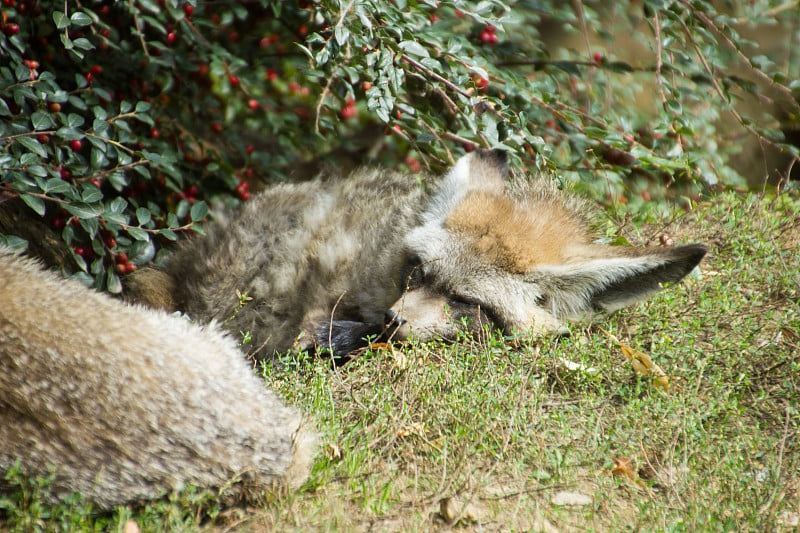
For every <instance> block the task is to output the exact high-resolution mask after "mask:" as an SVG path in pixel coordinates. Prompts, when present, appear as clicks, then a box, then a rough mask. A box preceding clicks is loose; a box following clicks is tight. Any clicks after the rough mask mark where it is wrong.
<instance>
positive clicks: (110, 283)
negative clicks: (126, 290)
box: [106, 268, 122, 294]
mask: <svg viewBox="0 0 800 533" xmlns="http://www.w3.org/2000/svg"><path fill="white" fill-rule="evenodd" d="M106 289H107V290H108V292H110V293H111V294H119V293H121V292H122V283H121V282H120V280H119V276H117V273H116V272H114V270H113V269H111V268H109V269H108V271H107V272H106Z"/></svg>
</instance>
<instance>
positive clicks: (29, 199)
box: [20, 194, 45, 217]
mask: <svg viewBox="0 0 800 533" xmlns="http://www.w3.org/2000/svg"><path fill="white" fill-rule="evenodd" d="M20 198H22V201H23V202H25V203H26V204H28V207H30V208H31V209H33V210H34V211H36V214H37V215H39V216H40V217H43V216H44V212H45V207H44V200H42V199H41V198H39V197H38V196H31V195H30V194H21V195H20Z"/></svg>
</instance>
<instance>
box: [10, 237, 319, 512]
mask: <svg viewBox="0 0 800 533" xmlns="http://www.w3.org/2000/svg"><path fill="white" fill-rule="evenodd" d="M306 426H307V424H306V423H305V422H304V419H303V417H302V416H301V414H300V413H299V412H298V411H297V410H295V409H294V408H291V407H286V406H284V405H283V403H282V402H281V401H280V399H278V398H277V397H276V395H275V394H274V393H273V392H272V391H269V390H267V389H266V388H265V386H264V383H263V382H262V381H261V380H259V379H258V378H257V377H256V376H255V375H254V373H253V371H252V369H251V368H250V367H249V365H248V364H247V363H246V361H245V360H244V358H243V356H242V354H241V352H240V351H239V350H238V349H237V347H236V344H235V343H234V341H233V340H232V339H230V338H229V337H228V336H227V335H226V334H223V333H222V332H221V331H220V330H219V329H218V328H217V327H216V326H214V325H208V326H205V327H200V326H197V325H194V324H191V323H189V322H188V321H187V320H185V319H182V318H178V317H173V316H170V315H167V314H166V313H163V312H156V311H150V310H146V309H143V308H138V307H133V306H129V305H125V304H123V303H121V302H119V301H116V300H113V299H111V298H109V297H107V296H105V295H103V294H99V293H96V292H94V291H90V290H88V289H86V288H85V287H83V286H81V285H80V284H78V283H76V282H74V281H69V280H64V279H62V278H60V277H59V276H56V275H55V274H52V273H49V272H44V271H42V270H41V269H40V268H39V266H38V264H36V263H35V262H34V261H32V260H29V259H24V258H22V257H19V256H17V255H13V254H11V253H10V252H8V251H7V250H3V249H2V248H0V472H5V470H6V469H8V468H9V467H11V466H12V465H13V464H14V463H15V461H17V460H19V461H20V464H21V466H22V467H23V469H24V470H25V471H26V472H27V473H28V474H30V475H48V474H49V472H50V468H51V467H52V468H54V469H55V480H54V482H53V485H52V486H51V489H52V495H51V496H52V497H53V498H54V499H61V498H64V497H66V496H67V495H69V494H70V493H72V492H79V493H81V494H83V495H84V496H86V497H88V498H89V499H90V500H91V501H93V502H95V503H96V504H97V505H98V506H99V507H100V508H110V507H113V506H117V505H122V504H125V503H127V502H133V501H138V500H143V499H152V498H158V497H160V496H162V495H164V494H167V493H169V492H171V491H173V490H177V489H181V488H182V487H185V486H186V485H189V484H191V485H195V486H200V487H209V488H222V487H228V488H227V490H226V492H225V494H226V495H227V496H230V497H238V496H241V495H245V496H246V495H247V494H249V493H250V491H252V490H256V491H257V490H260V489H263V488H265V487H270V486H272V485H273V484H275V483H283V482H285V483H288V484H289V485H292V486H295V485H298V484H300V483H302V482H303V481H304V480H305V479H306V477H307V475H308V470H309V466H310V460H311V452H312V449H313V441H314V436H313V433H312V432H310V431H309V430H308V428H307V427H306ZM237 479H241V480H243V481H244V483H233V482H235V481H236V480H237ZM243 492H244V494H242V493H243Z"/></svg>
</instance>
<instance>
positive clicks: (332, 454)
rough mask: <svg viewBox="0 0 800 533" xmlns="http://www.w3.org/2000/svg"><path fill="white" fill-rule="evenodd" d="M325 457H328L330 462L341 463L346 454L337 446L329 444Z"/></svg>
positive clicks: (326, 447)
mask: <svg viewBox="0 0 800 533" xmlns="http://www.w3.org/2000/svg"><path fill="white" fill-rule="evenodd" d="M325 457H327V458H328V460H329V461H340V460H341V459H342V457H344V453H342V449H341V448H339V447H338V446H337V445H335V444H333V443H328V445H327V446H325Z"/></svg>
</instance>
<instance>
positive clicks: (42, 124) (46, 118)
mask: <svg viewBox="0 0 800 533" xmlns="http://www.w3.org/2000/svg"><path fill="white" fill-rule="evenodd" d="M31 124H33V129H34V130H36V131H39V130H46V129H48V128H52V127H53V126H55V123H54V122H53V119H52V118H50V115H48V114H47V113H45V112H44V111H34V112H33V114H32V115H31Z"/></svg>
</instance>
